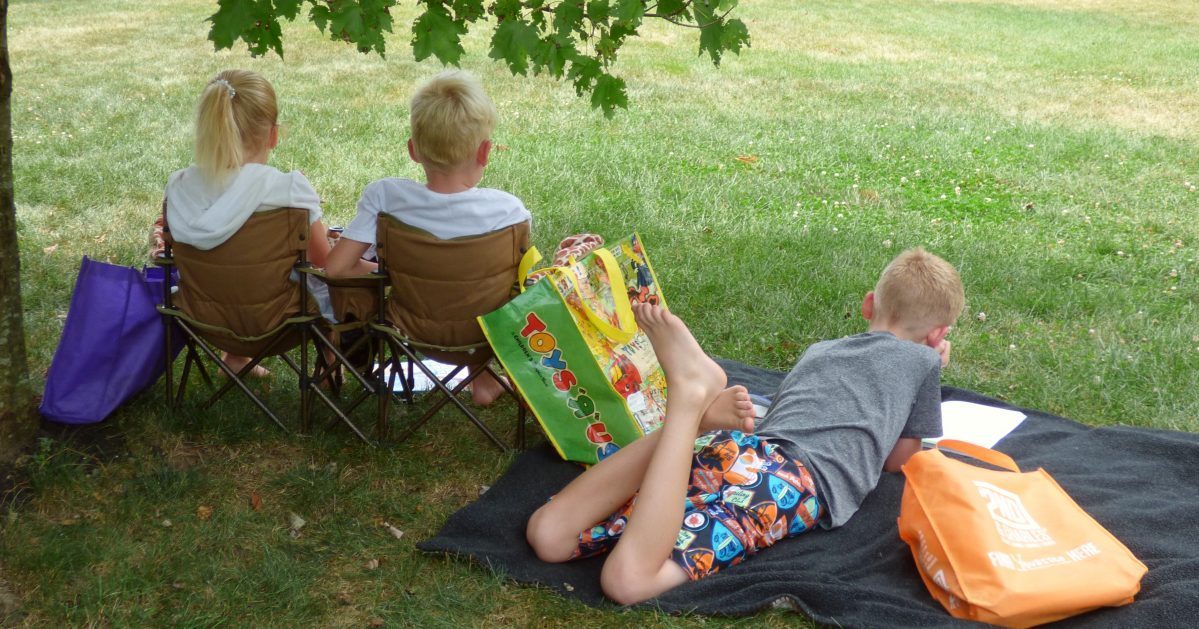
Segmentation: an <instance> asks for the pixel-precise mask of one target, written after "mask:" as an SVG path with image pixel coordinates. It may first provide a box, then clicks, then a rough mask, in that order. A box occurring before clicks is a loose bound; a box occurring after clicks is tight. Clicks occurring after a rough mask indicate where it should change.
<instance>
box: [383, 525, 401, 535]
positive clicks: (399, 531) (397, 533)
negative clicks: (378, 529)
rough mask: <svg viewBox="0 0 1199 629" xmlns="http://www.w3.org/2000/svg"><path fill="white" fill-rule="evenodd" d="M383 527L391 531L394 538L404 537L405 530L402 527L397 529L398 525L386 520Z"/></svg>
mask: <svg viewBox="0 0 1199 629" xmlns="http://www.w3.org/2000/svg"><path fill="white" fill-rule="evenodd" d="M383 528H385V529H387V532H388V533H391V536H392V537H394V538H396V539H402V538H403V537H404V532H403V531H401V530H400V529H397V528H396V527H394V526H392V525H390V524H388V523H387V522H384V523H383Z"/></svg>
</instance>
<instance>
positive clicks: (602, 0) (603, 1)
mask: <svg viewBox="0 0 1199 629" xmlns="http://www.w3.org/2000/svg"><path fill="white" fill-rule="evenodd" d="M611 15H612V3H611V0H591V1H590V2H588V3H587V19H589V20H591V21H592V22H594V23H595V24H601V23H603V22H607V21H608V18H609V17H610V16H611Z"/></svg>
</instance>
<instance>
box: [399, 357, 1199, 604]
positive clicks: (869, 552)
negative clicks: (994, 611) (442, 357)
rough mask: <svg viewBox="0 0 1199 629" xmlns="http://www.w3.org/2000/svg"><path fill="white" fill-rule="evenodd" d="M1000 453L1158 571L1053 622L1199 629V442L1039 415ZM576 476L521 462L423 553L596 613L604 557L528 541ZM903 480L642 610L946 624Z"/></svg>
mask: <svg viewBox="0 0 1199 629" xmlns="http://www.w3.org/2000/svg"><path fill="white" fill-rule="evenodd" d="M720 362H721V365H722V366H723V367H724V368H725V370H726V371H727V372H728V374H729V380H730V382H731V383H739V384H744V385H745V386H746V387H748V388H749V389H750V391H751V392H753V393H756V394H760V395H766V396H771V395H773V394H774V392H775V390H776V389H777V387H778V384H779V382H780V381H781V379H782V375H783V374H781V373H778V372H771V371H765V370H761V369H756V368H753V367H748V366H746V365H743V364H740V363H736V362H732V361H720ZM943 397H944V398H945V399H946V400H965V401H970V402H976V403H980V404H989V405H993V406H1000V407H1005V408H1010V407H1009V406H1008V405H1006V404H1004V403H1002V402H999V401H997V400H993V399H990V398H987V397H984V396H981V395H978V394H976V393H972V392H969V391H964V390H960V389H952V388H948V387H947V388H945V389H944V390H943ZM1019 410H1021V411H1023V412H1024V413H1026V414H1027V415H1028V419H1026V420H1025V421H1024V422H1023V423H1022V424H1021V425H1020V426H1019V427H1018V428H1017V429H1016V430H1015V431H1014V432H1013V433H1012V434H1010V435H1008V436H1007V437H1005V438H1004V439H1003V440H1002V441H1000V443H999V444H998V445H997V446H996V449H997V450H1000V451H1003V452H1005V453H1007V454H1008V455H1010V456H1011V457H1012V458H1014V459H1015V460H1016V462H1017V463H1018V464H1019V465H1020V467H1021V468H1022V469H1035V468H1037V467H1043V468H1045V469H1046V470H1047V471H1048V472H1049V473H1050V474H1051V475H1052V476H1053V477H1054V479H1056V480H1057V482H1058V483H1059V484H1060V485H1061V486H1062V487H1063V488H1065V490H1066V491H1067V492H1068V493H1069V494H1070V495H1071V497H1073V498H1074V499H1075V501H1077V502H1078V503H1079V504H1080V505H1082V507H1083V508H1084V509H1086V510H1087V512H1089V513H1090V514H1091V515H1092V516H1093V517H1094V518H1095V519H1096V520H1098V521H1099V523H1100V524H1102V525H1104V526H1105V527H1107V528H1108V530H1110V531H1111V532H1112V533H1113V534H1114V535H1115V536H1116V537H1117V538H1119V539H1120V540H1121V541H1123V542H1124V544H1125V545H1127V546H1128V548H1129V549H1130V550H1132V552H1133V553H1134V554H1135V555H1136V556H1137V557H1138V558H1139V559H1140V560H1141V561H1143V562H1144V563H1145V565H1147V566H1148V567H1149V572H1148V574H1147V575H1146V576H1145V578H1144V580H1143V581H1142V589H1141V593H1140V594H1139V595H1138V596H1137V600H1136V602H1134V603H1133V604H1131V605H1128V606H1126V607H1119V608H1107V609H1101V610H1097V611H1094V612H1091V613H1089V614H1085V615H1082V616H1076V617H1074V618H1071V619H1067V620H1064V621H1061V622H1060V623H1057V625H1055V626H1104V627H1108V626H1111V627H1196V626H1199V434H1190V433H1180V432H1168V431H1160V430H1146V429H1138V428H1124V427H1111V428H1091V427H1088V426H1084V425H1082V424H1079V423H1077V422H1074V421H1070V420H1067V419H1063V418H1060V417H1055V416H1053V415H1049V414H1047V413H1042V412H1039V411H1035V410H1029V409H1019ZM579 472H580V468H579V467H578V466H577V465H574V464H571V463H567V462H564V461H562V460H561V459H559V458H558V456H557V455H556V454H555V453H554V452H553V451H552V450H551V449H550V448H549V447H548V446H546V447H542V448H540V449H535V450H531V451H529V452H526V453H524V454H522V455H521V456H520V457H519V458H518V459H517V460H516V461H515V462H514V463H513V464H512V466H511V467H510V468H509V469H508V471H507V472H506V473H505V474H504V475H503V476H502V477H501V478H500V479H499V480H498V481H497V482H496V483H495V485H494V486H493V487H492V488H491V490H490V491H488V492H487V493H486V494H484V495H483V497H482V498H480V499H479V500H478V501H476V502H475V503H473V504H471V505H468V506H466V507H465V508H463V509H462V510H460V511H458V512H457V513H455V514H454V515H453V516H451V517H450V519H449V520H448V521H447V522H446V524H445V527H444V528H443V529H442V530H441V532H440V533H438V534H437V536H436V537H433V538H432V539H429V540H426V541H424V542H421V543H420V544H418V548H420V549H421V550H424V551H426V552H434V553H442V552H444V553H450V554H453V555H457V556H462V557H469V558H471V559H473V560H475V561H477V562H479V563H481V564H483V565H485V566H489V567H491V568H492V569H494V570H496V571H498V572H500V573H501V574H505V575H507V576H508V577H509V578H511V579H513V580H515V581H517V582H521V583H531V584H539V585H542V586H545V587H549V588H551V589H554V590H556V591H558V592H560V593H561V594H562V595H563V596H567V597H573V598H576V599H579V600H581V601H583V602H585V603H588V604H592V605H597V606H611V607H612V608H613V609H615V606H614V605H612V604H611V603H609V602H607V601H606V599H604V597H603V594H602V593H601V592H600V588H599V571H600V566H601V564H602V561H603V558H602V557H597V558H594V559H589V560H584V561H579V562H574V563H569V564H562V565H551V564H545V563H542V562H540V561H538V560H537V558H536V557H535V556H534V555H533V552H532V550H531V549H530V548H529V547H528V545H527V544H526V543H525V540H524V527H525V522H526V520H527V519H528V517H529V514H531V513H532V512H533V511H534V510H535V509H536V508H537V507H538V506H540V505H541V504H542V503H543V502H544V501H545V499H546V497H547V496H549V495H551V494H553V493H554V492H556V491H558V490H559V489H560V488H561V487H562V486H564V485H565V484H566V483H568V482H569V481H570V480H571V479H572V478H574V477H575V476H576V475H577V474H578V473H579ZM902 491H903V477H902V475H900V474H884V475H883V478H882V481H881V482H880V483H879V485H878V488H877V489H876V490H875V491H874V492H873V493H872V494H871V495H870V496H869V497H867V499H866V501H865V503H863V505H862V508H861V510H860V511H859V512H858V513H857V514H856V515H855V516H854V517H853V518H852V519H851V520H850V521H849V522H848V523H847V524H846V525H845V526H843V527H841V528H838V529H835V530H832V531H815V532H813V533H811V534H808V535H801V536H799V537H797V538H793V539H789V540H786V541H783V542H781V543H779V544H778V545H776V546H774V547H772V548H768V549H766V550H764V551H762V552H761V553H759V554H758V555H756V556H755V557H753V558H752V559H750V560H749V561H746V562H745V563H743V564H741V565H739V566H735V567H733V568H731V569H728V570H726V571H724V572H721V573H719V574H716V575H714V576H712V577H710V578H708V579H703V580H700V581H696V582H692V583H687V584H684V585H682V586H680V587H678V588H675V589H673V590H671V591H669V592H666V593H665V594H663V595H662V596H661V597H659V598H658V599H656V600H654V601H651V602H649V603H645V604H644V605H649V606H654V607H657V608H659V609H662V610H665V611H668V612H681V611H689V612H695V613H700V614H714V615H747V614H752V613H754V612H756V611H759V610H761V609H764V608H768V607H772V606H774V607H780V606H782V607H792V608H797V609H799V610H802V611H803V612H804V613H805V614H807V615H808V616H810V617H811V618H813V619H815V620H816V621H818V622H821V623H826V624H830V625H840V626H857V627H877V626H907V627H949V626H960V625H965V624H971V623H964V622H962V621H958V620H955V619H953V618H952V617H950V616H949V615H948V614H947V613H946V612H945V611H944V610H943V609H942V608H941V607H940V605H939V604H937V603H936V601H934V600H933V598H932V597H931V596H930V595H929V594H928V592H927V591H926V590H925V589H924V584H923V583H922V582H921V581H920V577H919V575H918V574H917V572H916V567H915V564H914V563H913V560H912V556H911V553H910V552H909V550H908V548H907V546H906V545H905V544H904V543H903V542H902V541H900V539H899V534H898V532H897V530H896V524H895V521H896V518H897V517H898V514H899V501H900V496H901V494H902Z"/></svg>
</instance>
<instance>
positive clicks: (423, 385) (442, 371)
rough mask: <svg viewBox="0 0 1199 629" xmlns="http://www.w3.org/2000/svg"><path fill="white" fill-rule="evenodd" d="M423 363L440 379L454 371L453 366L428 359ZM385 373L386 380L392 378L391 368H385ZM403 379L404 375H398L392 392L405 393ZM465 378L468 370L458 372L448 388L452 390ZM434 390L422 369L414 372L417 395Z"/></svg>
mask: <svg viewBox="0 0 1199 629" xmlns="http://www.w3.org/2000/svg"><path fill="white" fill-rule="evenodd" d="M421 362H423V363H424V364H425V366H426V367H428V368H429V370H430V371H432V372H433V373H434V374H437V377H438V378H444V377H446V376H448V375H449V374H450V372H451V371H453V370H454V366H453V365H447V364H445V363H439V362H437V361H435V360H430V359H427V358H426V359H425V360H423V361H421ZM383 373H384V374H385V375H384V377H385V378H388V379H390V378H391V368H390V367H387V368H385V369H384V370H383ZM403 377H404V374H403V373H397V374H396V378H395V382H394V383H393V384H392V390H393V391H395V392H396V393H402V392H403V391H404V384H403V381H402V380H401V378H403ZM465 377H466V370H465V369H463V370H462V371H460V372H458V375H456V376H454V378H453V379H452V380H450V382H449V384H447V385H446V386H448V387H449V388H451V389H452V388H454V386H455V385H457V384H458V383H459V382H462V379H463V378H465ZM432 388H433V382H432V381H430V380H429V379H428V378H426V377H425V373H424V372H423V371H421V370H420V367H417V368H416V369H415V370H414V373H413V374H412V391H413V392H415V393H419V392H421V391H428V390H430V389H432Z"/></svg>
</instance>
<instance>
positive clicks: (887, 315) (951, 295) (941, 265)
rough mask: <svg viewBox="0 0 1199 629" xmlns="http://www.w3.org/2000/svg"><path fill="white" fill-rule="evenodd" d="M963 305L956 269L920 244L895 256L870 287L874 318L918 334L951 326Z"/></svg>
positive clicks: (963, 292) (964, 301)
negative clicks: (875, 282)
mask: <svg viewBox="0 0 1199 629" xmlns="http://www.w3.org/2000/svg"><path fill="white" fill-rule="evenodd" d="M965 306H966V294H965V291H964V290H963V288H962V278H961V277H959V276H958V272H957V269H954V268H953V265H952V264H950V263H948V262H946V261H945V260H942V259H941V258H939V257H937V256H935V255H933V254H931V253H929V252H927V251H925V250H924V249H923V248H921V247H916V248H914V249H908V250H907V251H904V252H903V253H901V254H899V255H898V256H896V257H895V259H894V260H892V261H891V263H890V264H888V265H887V268H885V269H883V273H882V275H881V276H879V278H878V284H876V285H875V287H874V308H875V317H878V318H879V320H880V321H883V322H886V323H888V324H893V325H899V326H902V327H904V328H906V329H908V330H911V331H913V332H918V333H921V334H923V333H924V332H925V331H927V330H930V329H932V328H935V327H937V326H942V325H952V324H953V322H954V321H956V320H957V318H958V316H959V315H960V314H962V309H963V308H964V307H965Z"/></svg>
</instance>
